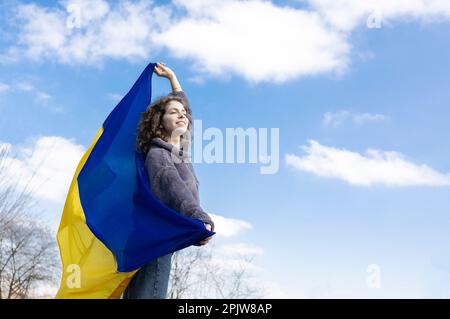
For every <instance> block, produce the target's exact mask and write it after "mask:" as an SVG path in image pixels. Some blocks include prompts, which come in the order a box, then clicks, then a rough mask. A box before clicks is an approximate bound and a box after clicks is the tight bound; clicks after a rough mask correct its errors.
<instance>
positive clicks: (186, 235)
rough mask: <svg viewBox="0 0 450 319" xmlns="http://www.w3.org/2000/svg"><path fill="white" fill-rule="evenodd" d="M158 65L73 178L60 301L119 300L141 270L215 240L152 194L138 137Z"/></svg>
mask: <svg viewBox="0 0 450 319" xmlns="http://www.w3.org/2000/svg"><path fill="white" fill-rule="evenodd" d="M155 65H156V63H150V64H149V65H148V66H147V67H146V68H145V70H144V71H143V72H142V74H141V75H140V76H139V79H138V80H137V81H136V83H135V84H134V85H133V87H132V88H131V90H130V91H129V92H128V93H127V95H126V96H125V97H124V98H123V99H122V100H121V101H120V103H119V104H118V105H117V106H116V107H115V108H114V109H113V111H112V112H111V113H110V114H109V115H108V117H107V118H106V120H105V121H104V123H103V125H102V127H100V129H99V130H98V131H97V134H96V136H95V137H94V140H93V141H92V144H91V146H90V147H89V149H88V150H87V151H86V153H85V154H84V156H83V157H82V158H81V160H80V162H79V164H78V167H77V169H76V171H75V176H74V177H73V180H72V183H71V185H70V189H69V192H68V195H67V198H66V202H65V205H64V209H63V214H62V217H61V223H60V226H59V229H58V234H57V240H58V245H59V250H60V254H61V261H62V277H61V283H60V287H59V290H58V293H57V295H56V298H120V296H121V294H122V292H123V291H124V290H125V288H126V287H127V285H128V283H129V282H130V280H131V279H132V277H133V275H134V274H135V273H136V272H137V271H138V270H139V268H140V267H142V266H143V265H145V264H146V263H148V262H150V261H152V260H153V259H156V258H158V257H160V256H163V255H166V254H168V253H171V252H174V251H177V250H180V249H183V248H186V247H188V246H191V245H194V244H197V243H198V242H199V241H201V240H203V239H205V238H206V237H209V236H212V235H214V234H215V232H211V231H209V230H207V229H206V228H205V227H204V224H203V222H202V221H200V220H198V219H194V218H189V217H186V216H183V215H181V214H180V213H178V212H176V211H174V210H172V209H170V208H169V207H167V206H165V205H164V204H163V203H161V202H160V201H159V199H158V198H156V197H155V196H154V195H153V193H152V192H151V190H150V184H149V180H148V176H147V172H146V170H145V167H144V156H143V154H142V153H140V151H138V150H137V147H136V131H137V126H138V123H139V118H140V114H141V112H144V111H145V110H146V108H147V106H148V105H149V104H150V101H151V93H152V88H151V79H152V75H153V69H154V67H155Z"/></svg>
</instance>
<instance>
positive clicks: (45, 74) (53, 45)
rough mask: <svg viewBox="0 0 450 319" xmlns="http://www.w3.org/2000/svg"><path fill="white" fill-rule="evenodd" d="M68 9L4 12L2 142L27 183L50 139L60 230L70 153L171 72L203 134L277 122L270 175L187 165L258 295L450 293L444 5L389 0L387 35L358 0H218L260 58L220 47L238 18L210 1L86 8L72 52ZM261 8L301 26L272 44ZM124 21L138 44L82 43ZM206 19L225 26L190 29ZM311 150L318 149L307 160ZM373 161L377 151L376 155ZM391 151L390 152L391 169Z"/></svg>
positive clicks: (43, 197)
mask: <svg viewBox="0 0 450 319" xmlns="http://www.w3.org/2000/svg"><path fill="white" fill-rule="evenodd" d="M419 2H420V1H419ZM70 3H72V4H75V5H79V6H80V7H81V8H82V9H83V10H85V9H86V8H87V7H86V8H85V7H84V6H85V5H86V4H85V3H84V2H83V1H72V2H71V1H62V2H60V3H57V2H53V1H47V2H41V1H39V3H37V2H36V3H35V4H34V7H31V8H33V10H30V9H29V8H30V7H26V6H25V7H24V5H26V4H28V5H30V4H31V5H33V2H31V1H7V2H6V3H5V4H3V6H4V7H5V10H3V12H4V13H3V14H2V16H1V22H0V23H1V26H2V30H3V31H2V33H3V35H2V40H1V41H0V44H1V47H0V111H1V113H2V116H1V117H0V143H1V144H3V145H6V143H8V144H9V147H10V148H11V149H12V150H14V151H16V152H18V153H19V154H20V156H21V157H20V158H21V162H19V163H18V164H17V166H14V170H15V171H14V172H13V173H17V172H19V173H21V174H29V173H30V166H33V165H34V163H35V160H36V158H33V157H32V156H31V155H29V153H27V151H26V150H24V147H25V148H28V149H31V150H33V149H34V150H36V152H37V153H38V154H41V153H44V154H48V152H49V151H48V149H47V148H46V147H49V146H48V144H46V143H45V141H47V142H48V141H49V140H50V141H52V143H54V144H52V145H56V148H57V149H58V151H57V150H54V149H52V152H56V154H57V155H55V156H56V157H55V158H56V160H53V161H51V163H50V164H48V165H47V164H46V165H44V166H45V167H44V173H42V174H41V177H40V178H43V180H45V176H46V174H53V173H54V174H55V175H58V178H57V179H56V180H53V181H51V182H50V184H48V185H47V186H45V188H46V190H45V191H41V192H37V193H36V197H37V198H38V199H39V200H40V201H41V203H42V207H43V209H45V210H46V211H45V213H44V214H43V215H42V218H43V219H45V220H46V221H47V222H48V223H50V224H52V225H53V226H54V227H55V225H57V224H58V222H59V217H60V214H61V212H62V205H63V203H64V193H65V187H67V186H68V183H69V182H70V179H71V177H72V175H73V169H74V165H76V164H77V162H78V160H79V158H77V154H78V155H79V154H82V153H83V152H84V150H85V149H86V148H87V147H88V145H89V144H90V142H91V140H92V138H93V137H94V135H95V133H96V131H97V129H98V128H99V126H100V125H101V123H102V122H103V121H104V119H105V118H106V116H107V115H108V114H109V112H110V111H111V110H112V109H113V108H114V106H115V105H116V104H117V102H118V99H119V98H120V97H121V96H123V95H124V94H126V92H127V91H128V90H129V89H130V87H131V85H132V84H133V83H134V81H135V80H136V79H137V76H138V75H139V74H140V72H141V71H142V69H143V68H144V67H145V66H146V64H147V63H148V62H156V61H163V62H165V63H166V64H167V65H168V66H169V67H171V68H172V69H173V70H174V71H175V72H176V74H177V77H178V79H179V81H180V83H181V85H182V87H183V90H184V91H185V92H186V93H187V95H188V97H189V99H190V102H191V106H192V108H193V112H194V119H201V120H202V125H203V127H204V128H206V127H217V128H220V129H221V130H223V131H224V130H225V128H227V127H228V128H237V127H242V128H250V127H254V128H279V132H280V138H279V148H280V154H279V155H280V166H279V170H278V172H277V173H276V174H272V175H262V174H260V172H259V168H260V164H249V163H248V164H206V163H198V164H194V165H195V169H196V173H197V176H198V178H199V180H200V196H201V201H202V206H203V207H204V209H205V210H206V211H208V212H210V213H212V214H214V215H216V216H220V218H222V219H220V221H219V227H220V225H222V227H223V229H225V228H226V227H228V228H233V227H234V233H233V230H230V229H227V231H231V233H233V234H234V235H229V236H222V237H220V236H218V237H217V243H218V244H220V245H223V246H227V245H231V246H230V247H241V248H242V247H247V249H250V248H252V247H253V248H255V247H257V248H258V249H259V253H258V254H257V259H256V262H257V264H258V266H259V267H260V270H259V272H257V275H258V276H260V277H261V278H262V281H264V282H266V283H267V284H268V285H269V287H271V288H270V291H269V293H268V296H281V297H287V298H298V297H300V298H301V297H312V298H316V297H337V298H341V297H343V298H345V297H369V298H379V297H386V298H396V297H406V298H448V297H450V288H449V287H450V254H449V252H448V245H449V244H450V235H449V232H448V229H449V228H450V217H449V212H450V196H449V195H450V189H449V186H450V173H449V172H450V162H449V161H448V158H450V142H449V140H450V139H449V137H450V133H449V130H448V125H447V119H448V118H449V117H450V108H449V107H448V101H449V100H450V91H449V90H448V84H449V83H450V64H449V63H448V56H449V54H450V41H449V38H448V32H449V27H450V24H449V23H450V6H447V7H446V6H445V5H441V6H439V5H438V4H437V2H433V1H430V2H427V3H428V4H425V2H423V1H422V2H421V3H423V4H424V5H423V6H422V7H419V8H417V7H415V6H413V5H412V3H413V2H412V1H411V2H410V3H411V6H409V5H408V1H406V2H403V3H402V4H401V5H399V7H396V8H393V7H392V6H390V5H389V4H388V2H385V1H381V2H380V6H381V9H382V12H383V16H382V20H381V22H382V24H381V27H380V28H368V27H367V26H366V23H365V20H366V19H367V16H368V15H370V14H371V12H372V8H371V7H370V1H368V2H367V4H366V6H365V7H364V5H362V7H363V8H360V7H358V6H357V5H356V4H355V3H356V1H350V0H340V1H338V2H337V3H338V7H337V8H336V7H333V6H332V5H330V1H326V0H325V1H303V2H301V1H298V2H296V1H285V2H280V1H277V2H273V3H272V4H270V2H259V1H251V2H247V1H231V0H230V1H224V2H223V3H222V4H221V5H222V6H224V7H223V8H222V9H223V10H222V11H221V12H227V10H228V9H229V10H230V12H231V10H232V9H233V10H235V9H236V8H239V6H240V5H241V6H242V7H240V8H241V9H242V10H240V11H239V12H241V14H240V15H238V16H236V17H235V19H236V20H235V21H236V25H238V26H240V27H243V28H244V29H245V27H247V26H248V29H245V30H246V31H247V32H248V37H249V38H248V39H247V40H249V41H250V42H251V41H253V40H254V39H259V38H262V40H260V41H259V40H255V41H256V42H255V44H254V46H255V47H256V49H254V48H253V47H252V45H251V44H248V43H249V42H246V41H245V40H246V37H245V36H246V35H247V34H246V35H243V36H242V37H234V38H233V37H231V38H230V37H227V36H226V35H227V32H228V29H229V28H232V26H233V24H230V23H228V21H229V20H228V19H227V16H226V14H225V13H222V14H223V15H222V14H221V15H219V14H217V12H215V11H214V10H213V9H211V8H210V7H209V6H208V5H205V3H207V2H205V1H203V0H201V1H194V2H191V4H187V3H186V2H185V1H174V2H173V3H171V2H167V1H165V2H162V3H158V2H154V3H149V2H147V1H140V2H139V3H138V2H130V3H128V4H126V5H124V6H123V7H119V6H118V5H117V4H113V3H110V5H109V6H106V7H105V8H106V9H105V8H104V9H101V8H100V7H101V4H100V2H99V3H97V6H96V7H95V8H92V7H89V12H97V11H98V12H99V13H98V15H97V16H95V15H93V17H92V18H91V19H92V20H89V23H91V24H90V25H89V24H87V25H82V27H81V30H82V31H80V32H81V33H80V34H79V35H81V38H82V39H84V41H85V43H87V46H86V47H81V48H80V45H81V44H78V45H76V44H73V43H74V42H71V43H69V42H70V40H73V39H75V38H76V36H75V35H74V34H73V33H70V32H64V31H61V32H60V33H58V30H59V29H58V27H57V26H55V25H53V24H56V25H57V23H58V21H59V22H60V21H64V20H59V19H61V17H62V18H64V19H65V18H66V17H65V14H67V12H66V11H65V9H64V8H65V6H66V5H69V4H70ZM249 3H250V4H253V5H254V6H252V7H248V6H246V4H249ZM133 5H136V6H138V5H140V6H141V7H139V8H138V9H136V10H135V11H133V10H131V9H130V8H132V7H133ZM339 5H340V6H341V7H342V8H344V9H345V8H347V10H344V9H342V10H343V11H340V8H339ZM86 6H87V5H86ZM159 6H164V7H163V8H165V9H167V10H169V11H167V12H168V13H167V19H166V20H165V19H163V18H161V19H159V18H158V19H156V18H155V19H153V20H152V21H151V22H148V19H147V20H146V18H149V17H150V18H151V17H155V15H158V17H163V16H164V14H162V12H164V11H152V10H155V8H158V7H159ZM233 6H237V7H233ZM27 8H28V9H27ZM99 8H100V9H99ZM160 8H161V7H160ZM230 8H231V9H230ZM348 8H351V10H350V9H348ZM7 10H9V11H7ZM14 10H16V11H14ZM86 10H87V9H86ZM95 10H97V11H95ZM102 10H103V11H102ZM127 10H129V11H127ZM171 10H172V11H171ZM271 10H272V11H273V12H274V15H273V17H274V21H275V20H276V19H280V18H282V17H284V14H286V16H285V18H286V19H281V20H280V21H279V22H280V23H282V21H284V20H289V19H291V18H292V17H291V16H290V15H291V14H293V15H294V18H293V19H294V20H295V21H297V20H298V21H300V22H299V24H298V25H296V24H295V23H294V24H293V25H291V24H290V25H289V26H287V27H286V30H290V32H292V34H288V35H286V37H285V36H284V35H283V36H279V37H275V38H273V37H272V35H270V34H267V37H264V33H262V34H260V33H258V29H257V28H256V29H255V28H253V27H252V26H253V25H257V24H258V23H259V22H255V21H256V20H257V19H256V18H255V19H254V20H252V19H251V18H252V16H253V15H254V16H257V15H258V14H261V16H260V18H266V19H268V20H269V17H270V14H269V15H267V12H269V13H270V12H271ZM283 10H286V11H283ZM122 11H124V12H128V13H130V12H134V13H133V14H134V15H133V14H129V16H128V17H129V18H130V19H131V20H129V21H138V23H137V25H136V26H135V27H133V28H131V29H129V30H128V31H129V32H131V33H132V35H131V36H130V37H131V38H132V41H131V40H130V41H129V42H127V41H125V40H124V39H122V38H120V39H119V40H117V43H116V45H117V47H114V48H106V46H107V45H109V44H108V43H110V42H108V39H109V38H107V37H106V36H105V35H104V34H103V33H101V32H100V33H98V35H96V33H95V32H94V33H93V34H89V26H91V27H92V28H94V29H95V28H98V30H101V31H105V30H106V29H107V27H108V21H109V20H108V19H109V18H111V19H112V20H111V21H113V22H115V23H116V24H115V25H119V26H120V25H121V24H120V23H119V22H121V20H120V17H119V18H117V16H114V14H117V15H119V16H120V13H123V12H122ZM5 12H15V13H11V14H5ZM82 12H83V11H82ZM144 12H147V13H144ZM149 12H150V14H149ZM343 12H344V13H346V14H348V16H344V18H343V19H341V17H342V14H343ZM347 12H348V13H347ZM113 13H114V14H113ZM141 14H142V15H143V16H142V17H141V16H140V15H141ZM146 14H149V15H146ZM297 14H298V16H297ZM108 15H110V16H108ZM152 15H153V16H152ZM124 16H126V14H124ZM208 16H209V17H213V18H214V19H217V24H215V25H213V27H211V26H208V25H207V24H206V26H205V25H203V28H202V29H201V30H202V31H201V32H198V33H197V32H191V31H192V30H197V29H195V27H197V26H198V24H197V23H200V22H201V21H203V22H204V20H202V19H203V18H204V17H208ZM86 17H87V16H86ZM114 18H115V19H116V20H114ZM20 19H23V20H20ZM39 19H41V20H39ZM86 19H87V18H86ZM239 19H242V20H239ZM18 21H25V23H22V24H21V23H18ZM31 21H41V24H40V25H36V23H32V22H31ZM85 21H87V20H85ZM233 21H234V20H233ZM344 22H345V23H344ZM42 23H43V24H45V23H47V24H48V26H49V29H45V28H44V27H43V26H42V25H43V24H42ZM146 23H148V24H149V25H147V24H146ZM249 25H250V26H249ZM295 27H298V29H297V30H295ZM280 28H281V27H280ZM43 29H44V31H45V32H43V31H42V30H43ZM144 29H145V30H147V31H146V32H144V33H143V34H142V35H139V34H138V33H139V32H138V31H139V30H144ZM48 30H54V33H51V32H50V33H49V32H48ZM55 30H56V31H55ZM155 30H156V31H155ZM255 30H256V31H255ZM281 30H285V29H281ZM225 31H227V32H225ZM83 32H84V33H83ZM105 32H106V31H105ZM183 32H184V33H183ZM221 32H222V33H221ZM136 34H138V35H136ZM230 34H233V33H232V32H231V31H230ZM308 34H312V35H313V36H308ZM88 35H89V36H88ZM220 35H224V36H223V39H219V40H220V41H219V40H217V38H220ZM83 36H85V37H84V38H83ZM96 36H98V37H99V38H95V37H96ZM91 37H94V40H92V38H91ZM125 38H127V37H125ZM184 38H186V39H184ZM61 39H63V40H61ZM114 39H117V35H115V36H114V37H113V40H114ZM317 39H319V40H317ZM109 40H111V39H109ZM150 40H151V41H150ZM208 41H211V43H209V42H208ZM215 41H219V42H215ZM276 41H279V42H276ZM283 41H284V42H283ZM308 41H309V42H308ZM80 43H81V42H80ZM215 43H216V44H217V45H219V46H220V45H224V47H223V48H222V50H215V48H214V44H215ZM275 43H276V44H275ZM246 44H248V45H249V47H246ZM297 44H298V46H297ZM94 45H98V48H96V49H95V50H94V49H90V48H91V47H93V46H94ZM275 45H276V46H277V48H274V46H275ZM283 45H285V46H286V48H287V49H286V50H284V49H283ZM121 46H122V47H121ZM194 46H195V48H193V47H194ZM280 46H281V47H280ZM228 48H229V51H226V52H224V50H228ZM77 50H79V51H77ZM83 50H84V51H83ZM296 50H298V51H296ZM80 52H81V53H80ZM303 53H304V54H303ZM252 54H253V56H252ZM152 83H153V90H154V92H153V96H154V97H156V96H159V95H163V94H166V93H168V92H169V90H170V86H169V83H168V82H167V80H165V79H162V78H158V77H156V75H155V76H154V78H153V82H152ZM326 114H328V119H329V121H328V122H327V121H326V120H325V118H326V117H327V116H326ZM364 114H365V116H362V115H364ZM377 115H378V116H377ZM45 137H48V139H47V140H45ZM42 138H44V139H42ZM310 140H312V141H315V142H317V145H319V146H320V147H321V148H320V149H314V148H309V149H308V148H307V146H308V145H310V144H309V141H310ZM38 141H41V142H42V143H41V144H39V143H38ZM50 144H51V143H50ZM301 146H303V147H304V148H301ZM368 149H374V150H378V153H377V154H378V156H379V158H378V160H377V159H376V158H375V159H374V158H373V157H371V156H370V155H367V153H366V150H368ZM320 150H322V151H323V152H324V153H320ZM339 150H340V151H341V152H340V153H339ZM385 152H395V153H391V156H392V158H391V160H388V159H387V157H385V156H387V155H386V154H387V153H385ZM67 154H70V155H73V156H67ZM288 154H289V155H291V156H293V157H292V158H293V159H294V160H293V161H292V162H288V161H287V160H286V156H287V155H288ZM324 154H325V155H324ZM392 154H393V155H392ZM308 155H310V156H309V157H308ZM340 156H341V157H340ZM342 158H343V159H342ZM340 159H341V160H340ZM61 162H67V166H64V165H61ZM320 163H322V165H320ZM52 165H53V166H52ZM425 165H426V167H427V169H425V170H423V168H424V166H425ZM20 170H23V171H20ZM371 170H373V171H374V172H376V173H374V174H370V173H369V171H371ZM26 176H27V175H26ZM40 182H42V183H45V182H44V181H40ZM224 220H225V221H227V222H224V223H223V224H222V221H224ZM239 221H245V222H246V223H247V224H246V225H251V228H249V227H243V226H242V223H240V222H239ZM217 231H218V232H220V228H218V229H217ZM235 244H242V245H241V246H232V245H235ZM244 253H245V249H244ZM371 264H376V265H378V266H379V269H380V278H381V279H380V283H381V286H380V288H368V287H367V284H366V280H367V278H368V276H369V274H368V273H367V272H366V270H367V267H368V266H369V265H371Z"/></svg>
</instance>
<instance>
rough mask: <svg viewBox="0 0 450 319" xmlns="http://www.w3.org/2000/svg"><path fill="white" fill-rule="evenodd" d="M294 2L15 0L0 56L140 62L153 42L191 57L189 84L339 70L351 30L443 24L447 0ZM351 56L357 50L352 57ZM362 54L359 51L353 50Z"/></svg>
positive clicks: (448, 14) (152, 50)
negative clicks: (44, 0) (10, 34)
mask: <svg viewBox="0 0 450 319" xmlns="http://www.w3.org/2000/svg"><path fill="white" fill-rule="evenodd" d="M299 2H302V3H303V4H306V5H304V6H302V8H298V7H293V6H289V5H283V6H281V5H276V4H274V3H272V2H270V1H262V0H248V1H239V0H174V1H172V3H169V4H166V5H156V4H154V3H153V1H150V0H139V1H125V0H121V1H110V2H106V1H103V0H99V1H95V2H94V1H89V0H61V1H60V2H59V5H57V6H54V7H44V6H41V5H37V4H25V5H23V4H22V5H19V6H18V7H17V9H16V11H15V13H16V14H15V17H16V25H17V26H18V27H17V28H18V29H17V30H15V32H14V33H17V34H18V36H17V41H16V43H14V44H13V45H12V46H11V47H9V48H7V49H6V50H5V51H4V52H2V53H0V63H1V62H3V63H10V62H11V61H13V60H16V61H21V59H22V58H24V57H25V58H28V59H32V60H36V61H42V60H45V59H48V60H51V61H57V62H59V63H65V64H88V65H94V66H98V65H102V62H103V61H104V60H106V59H119V60H122V59H125V60H128V61H139V62H140V61H148V59H149V57H151V56H155V55H156V54H158V53H159V52H160V51H161V50H162V49H167V50H168V52H169V54H170V55H172V56H174V57H175V58H178V59H187V60H189V61H192V70H195V72H196V74H195V75H194V76H192V77H190V80H191V81H193V82H200V83H202V82H203V81H205V78H207V77H208V76H216V77H223V78H228V77H230V76H232V75H238V76H241V77H243V78H245V79H246V80H247V81H249V82H251V83H257V82H263V81H268V82H276V83H281V82H285V81H288V80H291V79H296V78H298V77H301V76H309V75H317V74H323V73H330V72H331V73H338V74H339V73H341V72H342V71H345V70H346V69H347V68H348V66H349V64H350V51H351V47H352V45H351V43H350V38H351V33H352V32H353V31H354V30H355V29H356V28H357V27H361V26H362V27H365V26H364V23H365V22H366V21H367V19H368V17H370V16H371V15H373V13H375V12H376V13H377V14H378V13H380V17H381V19H382V20H383V23H385V22H387V21H397V20H405V19H413V20H415V21H421V22H436V21H448V20H449V19H450V2H449V1H447V0H366V1H361V0H302V1H299ZM356 56H358V54H356ZM362 56H363V57H364V54H363V55H362Z"/></svg>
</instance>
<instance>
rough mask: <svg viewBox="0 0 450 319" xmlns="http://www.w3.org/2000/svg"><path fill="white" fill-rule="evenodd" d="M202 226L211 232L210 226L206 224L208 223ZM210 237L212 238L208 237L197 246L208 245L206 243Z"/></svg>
mask: <svg viewBox="0 0 450 319" xmlns="http://www.w3.org/2000/svg"><path fill="white" fill-rule="evenodd" d="M203 224H205V227H206V229H207V230H209V231H211V225H210V224H208V223H203ZM212 237H213V236H209V237H207V238H205V239H203V240H202V241H200V242H199V243H198V244H199V245H200V246H203V245H206V244H207V243H208V241H210V240H211V238H212Z"/></svg>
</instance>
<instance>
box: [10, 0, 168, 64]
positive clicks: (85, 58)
mask: <svg viewBox="0 0 450 319" xmlns="http://www.w3.org/2000/svg"><path fill="white" fill-rule="evenodd" d="M151 4H152V1H146V0H141V1H134V2H131V1H120V2H116V3H113V4H112V5H110V4H108V3H107V2H105V1H95V2H94V1H88V0H66V1H60V6H57V7H52V8H47V7H43V6H39V5H37V4H25V5H20V6H18V7H17V9H16V19H17V21H18V22H19V23H20V24H21V27H20V28H19V35H18V41H17V42H18V45H16V46H13V47H11V48H10V49H9V52H5V53H3V57H2V58H3V60H5V61H6V62H10V61H11V60H13V59H14V57H13V55H17V56H25V57H26V58H29V59H32V60H42V59H50V60H55V61H57V62H59V63H65V64H90V65H96V64H97V63H101V62H103V60H104V59H105V58H113V59H127V60H130V61H133V60H136V59H147V58H148V57H149V56H150V55H151V54H150V53H151V52H150V49H151V48H153V47H154V46H152V44H151V39H152V34H153V33H154V32H156V31H158V30H159V28H160V27H161V26H163V25H165V24H167V20H168V16H169V13H170V12H169V10H168V8H166V7H164V6H159V7H152V6H151ZM16 60H18V57H17V59H16ZM5 61H4V62H5Z"/></svg>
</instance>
